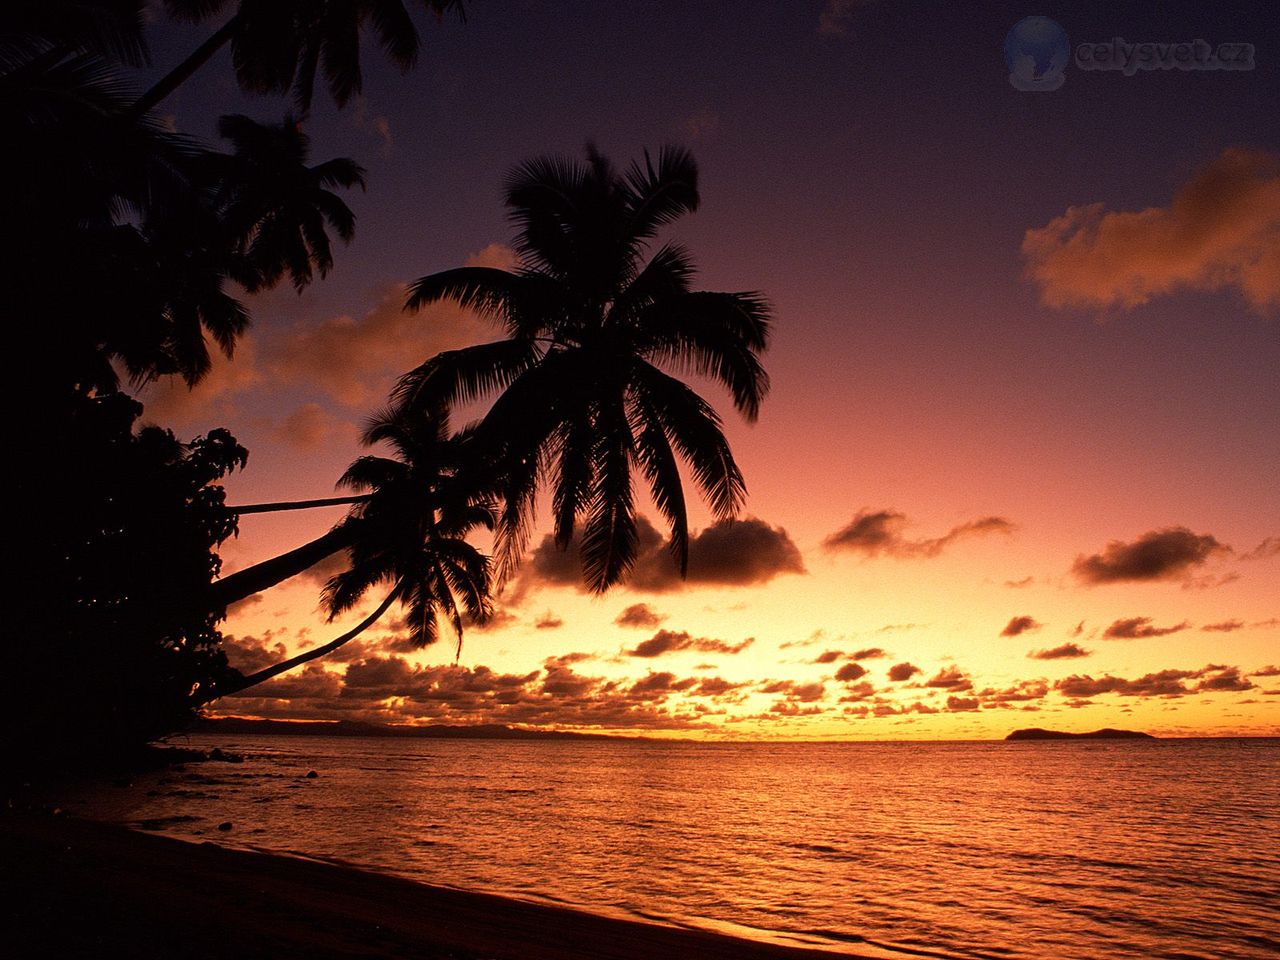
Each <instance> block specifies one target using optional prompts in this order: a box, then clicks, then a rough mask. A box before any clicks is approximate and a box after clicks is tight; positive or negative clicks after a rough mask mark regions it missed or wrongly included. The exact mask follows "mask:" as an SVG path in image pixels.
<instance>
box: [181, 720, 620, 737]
mask: <svg viewBox="0 0 1280 960" xmlns="http://www.w3.org/2000/svg"><path fill="white" fill-rule="evenodd" d="M189 732H191V733H234V734H272V735H276V734H286V735H289V736H311V737H415V738H425V739H434V740H629V739H635V738H632V737H613V736H609V735H608V734H603V733H570V732H567V731H562V730H522V729H520V728H519V727H508V726H505V725H504V724H500V723H481V724H474V725H468V726H461V725H457V726H454V725H449V724H428V725H425V726H410V725H409V724H404V725H401V726H393V725H389V724H382V723H366V722H364V721H361V720H253V719H249V718H247V717H206V718H203V719H201V720H197V721H196V722H195V723H194V724H192V726H191V727H190V730H189Z"/></svg>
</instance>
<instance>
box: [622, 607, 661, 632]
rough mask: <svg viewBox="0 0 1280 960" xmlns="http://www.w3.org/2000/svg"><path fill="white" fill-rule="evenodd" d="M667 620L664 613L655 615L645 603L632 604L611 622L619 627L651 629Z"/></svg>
mask: <svg viewBox="0 0 1280 960" xmlns="http://www.w3.org/2000/svg"><path fill="white" fill-rule="evenodd" d="M666 619H667V615H666V614H665V613H657V612H655V611H654V610H653V608H652V607H650V606H649V605H648V604H647V603H633V604H632V605H631V606H629V607H627V608H626V609H625V610H623V611H622V612H621V613H620V614H618V616H617V618H616V619H615V620H614V621H613V622H614V623H616V624H617V625H618V626H620V627H640V628H643V629H653V628H654V627H656V626H658V625H659V624H660V623H662V621H663V620H666Z"/></svg>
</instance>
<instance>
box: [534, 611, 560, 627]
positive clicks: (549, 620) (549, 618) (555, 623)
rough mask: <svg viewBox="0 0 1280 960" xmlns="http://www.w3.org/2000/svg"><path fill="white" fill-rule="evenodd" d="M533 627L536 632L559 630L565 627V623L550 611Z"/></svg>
mask: <svg viewBox="0 0 1280 960" xmlns="http://www.w3.org/2000/svg"><path fill="white" fill-rule="evenodd" d="M533 626H534V629H535V630H558V629H559V628H560V627H563V626H564V621H563V620H561V619H560V618H559V617H557V616H556V615H555V614H554V613H552V612H551V611H550V610H548V611H547V612H546V613H544V614H543V615H542V616H540V617H539V618H538V619H537V620H535V621H534V622H533Z"/></svg>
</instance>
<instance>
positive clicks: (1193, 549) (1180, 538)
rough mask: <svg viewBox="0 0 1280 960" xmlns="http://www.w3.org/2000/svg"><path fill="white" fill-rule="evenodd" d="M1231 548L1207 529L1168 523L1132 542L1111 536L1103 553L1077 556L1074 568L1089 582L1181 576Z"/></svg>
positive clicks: (1114, 581)
mask: <svg viewBox="0 0 1280 960" xmlns="http://www.w3.org/2000/svg"><path fill="white" fill-rule="evenodd" d="M1228 550H1229V548H1228V547H1226V546H1224V545H1223V544H1221V543H1219V542H1218V541H1217V539H1216V538H1214V537H1212V536H1210V535H1209V534H1207V533H1204V534H1196V533H1192V532H1191V531H1190V530H1188V529H1187V528H1186V527H1169V528H1167V529H1164V530H1152V531H1151V532H1150V533H1144V534H1143V535H1142V536H1141V537H1139V538H1138V539H1137V540H1134V541H1133V542H1132V543H1125V542H1124V541H1122V540H1112V541H1111V542H1110V543H1108V544H1107V545H1106V547H1105V548H1104V549H1103V550H1102V552H1101V553H1095V554H1092V555H1090V556H1083V555H1082V556H1079V557H1076V560H1075V563H1074V564H1073V565H1072V568H1071V569H1072V572H1073V573H1074V574H1075V575H1076V577H1077V578H1079V579H1080V580H1081V581H1082V582H1083V583H1086V584H1103V583H1130V582H1138V581H1145V580H1178V579H1181V578H1183V577H1185V576H1186V575H1187V574H1189V573H1190V571H1191V569H1192V568H1193V567H1198V566H1200V565H1201V564H1203V563H1205V562H1206V561H1207V560H1208V559H1209V558H1210V557H1211V556H1213V555H1214V554H1217V553H1225V552H1227V551H1228Z"/></svg>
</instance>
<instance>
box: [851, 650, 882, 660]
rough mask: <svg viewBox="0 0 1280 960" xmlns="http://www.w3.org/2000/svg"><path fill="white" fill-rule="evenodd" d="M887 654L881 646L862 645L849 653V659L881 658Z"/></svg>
mask: <svg viewBox="0 0 1280 960" xmlns="http://www.w3.org/2000/svg"><path fill="white" fill-rule="evenodd" d="M887 656H889V654H888V653H886V652H885V651H884V650H883V649H882V648H881V647H863V648H862V649H861V650H855V651H853V653H851V654H849V659H850V660H882V659H884V658H885V657H887Z"/></svg>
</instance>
